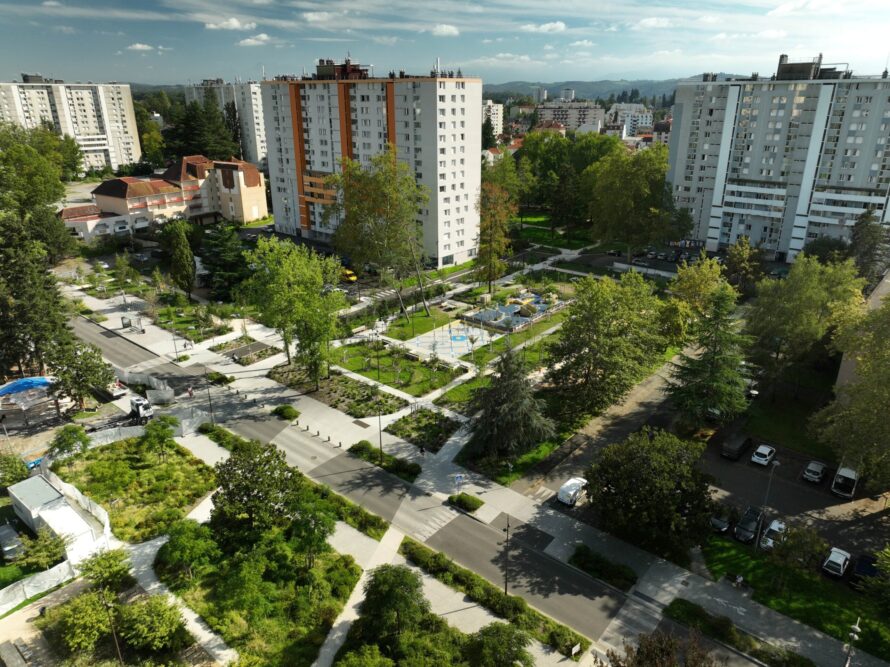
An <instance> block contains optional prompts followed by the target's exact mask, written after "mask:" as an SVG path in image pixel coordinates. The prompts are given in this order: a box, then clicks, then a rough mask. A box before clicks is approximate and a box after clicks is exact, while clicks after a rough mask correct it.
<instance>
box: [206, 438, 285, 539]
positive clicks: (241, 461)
mask: <svg viewBox="0 0 890 667" xmlns="http://www.w3.org/2000/svg"><path fill="white" fill-rule="evenodd" d="M216 481H217V483H218V484H219V488H218V489H217V490H216V493H214V494H213V510H212V512H211V526H212V527H213V528H214V529H215V530H216V532H217V534H218V535H221V536H223V537H224V538H225V539H229V538H231V539H233V540H238V541H244V540H246V539H247V540H250V539H252V540H254V541H256V540H257V539H258V536H259V535H260V534H261V533H263V532H264V531H266V530H268V529H269V528H271V527H273V526H276V525H280V524H281V523H282V522H284V521H286V520H287V516H288V513H289V510H290V509H291V508H292V501H293V496H294V493H295V492H298V491H299V487H300V485H301V483H302V475H300V473H299V472H298V471H296V470H294V469H293V468H291V467H290V466H289V465H287V463H286V462H285V460H284V452H282V451H281V450H279V449H278V448H276V447H274V446H272V445H263V444H260V443H259V442H257V441H256V440H251V441H248V442H246V443H243V444H240V445H239V446H238V447H237V448H236V449H235V450H233V451H232V455H231V456H230V457H229V458H228V459H226V460H225V461H222V462H220V463H217V464H216Z"/></svg>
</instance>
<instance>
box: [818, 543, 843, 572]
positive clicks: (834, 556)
mask: <svg viewBox="0 0 890 667" xmlns="http://www.w3.org/2000/svg"><path fill="white" fill-rule="evenodd" d="M849 566H850V554H849V553H848V552H846V551H844V550H843V549H838V548H837V547H832V548H831V551H829V552H828V558H826V559H825V562H824V563H822V571H823V572H825V573H826V574H828V575H831V576H832V577H843V576H844V573H845V572H846V571H847V568H848V567H849Z"/></svg>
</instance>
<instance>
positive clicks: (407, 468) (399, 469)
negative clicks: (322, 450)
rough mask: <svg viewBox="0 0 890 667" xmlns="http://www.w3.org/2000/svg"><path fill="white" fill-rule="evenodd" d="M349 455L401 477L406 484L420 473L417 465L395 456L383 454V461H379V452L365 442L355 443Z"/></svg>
mask: <svg viewBox="0 0 890 667" xmlns="http://www.w3.org/2000/svg"><path fill="white" fill-rule="evenodd" d="M349 453H350V454H355V455H356V456H357V457H359V458H360V459H362V460H363V461H367V462H368V463H373V464H374V465H376V466H380V467H381V468H383V469H384V470H386V471H387V472H389V473H392V474H393V475H395V476H396V477H401V478H402V479H404V480H405V481H406V482H413V481H414V480H415V479H417V476H418V475H420V472H421V467H420V464H419V463H414V462H412V461H406V460H405V459H400V458H398V457H397V456H392V455H391V454H387V453H386V452H384V453H383V460H382V461H381V457H380V450H379V449H377V448H376V447H374V445H372V444H371V443H370V442H368V441H367V440H360V441H358V442H357V443H355V444H354V445H353V446H352V447H350V448H349Z"/></svg>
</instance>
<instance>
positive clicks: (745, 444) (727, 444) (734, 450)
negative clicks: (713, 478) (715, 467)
mask: <svg viewBox="0 0 890 667" xmlns="http://www.w3.org/2000/svg"><path fill="white" fill-rule="evenodd" d="M753 444H754V441H753V440H752V439H751V438H741V437H736V438H732V439H727V440H725V441H724V443H723V445H722V446H721V448H720V454H721V455H722V456H725V457H726V458H728V459H732V460H733V461H738V460H739V459H740V458H742V454H744V453H745V452H746V451H748V449H749V448H750V447H751V445H753Z"/></svg>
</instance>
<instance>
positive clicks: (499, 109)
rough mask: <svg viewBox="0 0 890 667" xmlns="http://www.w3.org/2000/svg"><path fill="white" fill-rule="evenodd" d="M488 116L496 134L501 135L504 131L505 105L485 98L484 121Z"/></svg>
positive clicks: (483, 107) (483, 103)
mask: <svg viewBox="0 0 890 667" xmlns="http://www.w3.org/2000/svg"><path fill="white" fill-rule="evenodd" d="M486 118H490V119H491V127H492V129H493V130H494V136H495V137H499V136H501V135H502V134H503V133H504V105H503V104H495V103H494V102H493V101H492V100H484V101H483V102H482V122H483V123H484V122H485V119H486Z"/></svg>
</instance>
